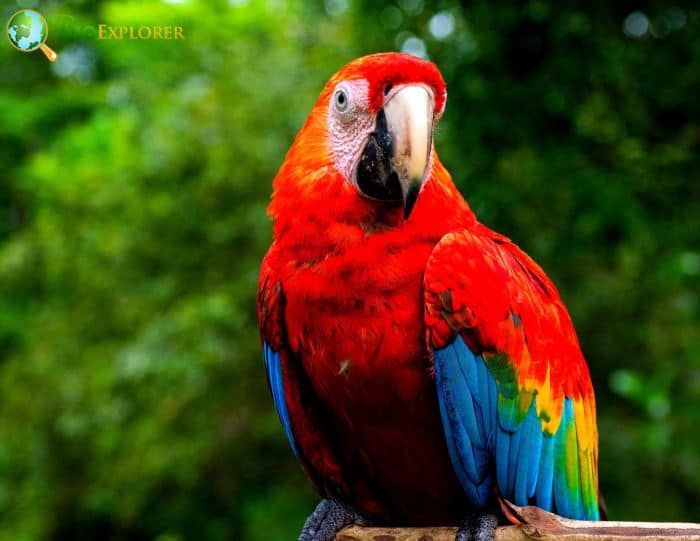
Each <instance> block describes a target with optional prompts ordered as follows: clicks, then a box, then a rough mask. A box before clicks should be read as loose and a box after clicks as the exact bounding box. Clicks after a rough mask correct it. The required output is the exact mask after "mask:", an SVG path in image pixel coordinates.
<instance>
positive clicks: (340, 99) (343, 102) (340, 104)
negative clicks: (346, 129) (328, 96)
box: [333, 88, 350, 113]
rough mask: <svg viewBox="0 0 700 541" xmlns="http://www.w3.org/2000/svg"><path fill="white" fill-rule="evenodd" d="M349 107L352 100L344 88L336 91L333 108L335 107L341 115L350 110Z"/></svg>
mask: <svg viewBox="0 0 700 541" xmlns="http://www.w3.org/2000/svg"><path fill="white" fill-rule="evenodd" d="M349 105H350V98H349V97H348V93H347V92H346V91H345V90H343V89H342V88H341V89H338V90H336V91H335V95H334V96H333V106H334V107H335V110H336V111H338V112H339V113H344V112H345V111H347V110H348V107H349Z"/></svg>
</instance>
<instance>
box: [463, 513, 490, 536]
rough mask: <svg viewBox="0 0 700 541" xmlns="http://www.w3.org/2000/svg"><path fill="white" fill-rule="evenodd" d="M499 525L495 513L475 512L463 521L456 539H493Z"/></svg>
mask: <svg viewBox="0 0 700 541" xmlns="http://www.w3.org/2000/svg"><path fill="white" fill-rule="evenodd" d="M496 526H498V517H496V515H495V514H494V513H474V514H473V515H471V516H469V517H467V518H466V519H464V520H463V521H462V524H460V526H459V530H457V537H455V541H493V540H494V537H495V535H496Z"/></svg>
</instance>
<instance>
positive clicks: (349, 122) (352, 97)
mask: <svg viewBox="0 0 700 541" xmlns="http://www.w3.org/2000/svg"><path fill="white" fill-rule="evenodd" d="M339 93H343V94H344V97H343V96H340V95H339ZM345 100H347V102H345ZM374 124H375V118H374V116H373V115H372V114H370V112H369V82H368V81H367V80H366V79H355V80H353V81H343V82H340V83H338V85H337V86H336V87H335V90H334V91H333V94H332V95H331V100H330V102H329V104H328V133H329V136H330V146H331V151H332V152H333V155H334V157H335V163H336V167H337V168H338V170H339V171H340V172H341V173H342V175H343V176H344V177H345V179H346V180H347V181H348V182H352V181H353V171H354V168H355V166H356V165H357V162H358V160H359V158H360V154H361V153H362V150H363V149H364V148H365V145H366V144H367V139H368V138H369V134H370V133H372V131H373V130H374Z"/></svg>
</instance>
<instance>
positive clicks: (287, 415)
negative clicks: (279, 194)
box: [258, 244, 351, 494]
mask: <svg viewBox="0 0 700 541" xmlns="http://www.w3.org/2000/svg"><path fill="white" fill-rule="evenodd" d="M279 265H280V262H279V261H278V258H277V252H276V250H275V245H274V244H273V246H272V248H271V249H270V250H269V252H268V253H267V255H266V256H265V259H264V260H263V263H262V267H261V269H260V282H259V286H258V321H259V322H260V335H261V338H262V346H263V362H264V364H265V372H266V374H267V381H268V384H269V386H270V391H271V393H272V399H273V401H274V404H275V409H276V410H277V415H278V416H279V419H280V422H281V424H282V427H283V428H284V432H285V434H286V436H287V439H288V440H289V444H290V446H291V448H292V451H293V452H294V456H295V457H296V459H297V461H298V462H299V464H301V466H302V468H303V469H304V471H305V472H306V474H307V476H308V477H309V479H310V480H311V481H312V483H314V485H315V486H316V488H317V489H318V490H319V491H320V492H321V493H327V492H328V491H331V492H333V493H334V494H338V493H345V494H350V493H351V490H350V489H351V487H350V485H349V484H348V482H347V480H346V479H345V474H344V469H343V467H342V464H341V463H340V461H339V459H338V453H337V451H336V450H335V449H334V448H332V446H331V444H330V442H329V441H328V438H327V436H326V433H325V432H324V428H325V427H326V425H327V420H326V419H325V418H323V415H322V411H323V408H321V407H320V406H319V404H318V403H317V399H316V396H315V394H314V392H313V390H312V389H311V383H310V382H309V380H308V377H307V375H306V373H305V372H304V369H303V367H302V365H301V362H300V361H299V358H298V356H297V355H296V354H295V353H294V351H292V349H291V348H290V347H289V343H288V341H287V333H286V327H285V321H284V314H285V299H284V292H283V288H282V282H281V281H280V279H279V276H278V273H277V272H276V269H278V268H279ZM321 472H322V474H321ZM324 478H325V479H331V480H332V482H333V486H332V487H329V486H328V481H326V482H325V483H324V481H323V479H324Z"/></svg>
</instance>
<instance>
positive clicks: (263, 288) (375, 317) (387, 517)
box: [258, 53, 599, 541]
mask: <svg viewBox="0 0 700 541" xmlns="http://www.w3.org/2000/svg"><path fill="white" fill-rule="evenodd" d="M445 100H446V88H445V83H444V81H443V79H442V76H441V74H440V72H439V71H438V69H437V68H436V67H435V65H434V64H432V63H430V62H427V61H424V60H421V59H418V58H415V57H412V56H408V55H405V54H399V53H388V54H376V55H371V56H366V57H363V58H359V59H357V60H354V61H353V62H351V63H349V64H348V65H346V66H345V67H344V68H342V69H341V70H340V71H339V72H338V73H337V74H336V75H334V76H333V77H332V78H331V79H330V81H329V82H328V83H327V84H326V86H325V88H324V89H323V91H322V92H321V95H320V97H319V99H318V101H317V102H316V104H315V105H314V107H313V110H312V111H311V114H310V115H309V117H308V119H307V121H306V123H305V124H304V126H303V127H302V129H301V131H300V132H299V134H298V135H297V137H296V140H295V141H294V143H293V145H292V147H291V148H290V150H289V152H288V154H287V156H286V159H285V161H284V163H283V164H282V166H281V168H280V170H279V172H278V174H277V176H276V177H275V179H274V183H273V189H274V193H273V196H272V201H271V203H270V206H269V209H268V211H269V214H270V216H271V217H272V219H273V222H274V242H273V243H272V246H271V247H270V249H269V251H268V253H267V255H266V256H265V259H264V261H263V264H262V269H261V274H260V286H259V293H258V306H259V316H260V332H261V335H262V339H263V350H264V361H265V368H266V372H267V376H268V381H269V384H270V387H271V390H272V396H273V399H274V403H275V407H276V409H277V413H278V414H279V417H280V420H281V422H282V426H283V428H284V431H285V433H286V436H287V438H288V439H289V442H290V444H291V447H292V450H293V452H294V454H295V455H296V458H297V460H298V461H299V462H300V464H301V466H302V467H303V468H304V470H305V471H306V473H307V474H308V476H309V478H310V479H311V480H312V482H313V483H314V484H315V486H316V488H317V489H318V491H319V492H320V494H321V495H322V496H323V498H324V499H323V500H322V502H321V503H320V504H319V505H318V507H317V508H316V510H315V511H314V513H313V514H312V515H311V516H310V517H309V518H308V519H307V522H306V524H305V526H304V529H303V530H302V534H301V537H300V539H301V540H303V541H310V540H315V541H327V540H330V539H332V538H333V536H334V534H335V532H336V531H337V530H338V529H340V528H341V527H343V526H344V525H346V524H349V523H351V522H359V523H377V522H402V523H410V524H438V523H449V522H458V521H461V524H462V527H461V528H460V530H459V533H458V535H457V539H458V540H467V539H486V538H492V536H493V531H494V528H495V526H496V519H495V515H494V514H493V510H494V502H495V498H496V495H498V496H501V497H503V498H506V499H509V500H511V501H513V502H514V503H515V504H518V505H527V504H534V505H538V506H540V507H542V508H544V509H547V510H550V511H553V512H556V513H559V514H560V515H563V516H566V517H571V518H576V519H591V520H597V519H598V518H599V511H598V474H597V460H598V450H597V445H598V441H597V440H598V436H597V429H596V420H595V415H596V412H595V399H594V395H593V387H592V385H591V380H590V376H589V373H588V368H587V366H586V363H585V360H584V358H583V355H582V354H581V350H580V348H579V344H578V340H577V338H576V334H575V331H574V328H573V325H572V323H571V319H570V317H569V314H568V313H567V310H566V308H565V307H564V304H563V303H562V301H561V299H560V297H559V294H558V292H557V290H556V288H555V286H554V285H553V284H552V282H551V281H550V280H549V278H547V276H546V275H545V274H544V272H543V271H542V269H541V268H540V267H539V266H538V265H537V264H536V263H535V262H534V261H533V260H532V259H530V258H529V257H528V256H527V255H526V254H525V253H524V252H523V251H521V250H520V249H519V248H518V247H517V246H515V245H514V244H513V243H512V242H511V241H510V240H509V239H507V238H506V237H504V236H502V235H499V234H498V233H495V232H494V231H492V230H490V229H489V228H487V227H486V226H484V225H482V224H481V223H479V222H478V221H477V220H476V218H475V216H474V214H473V213H472V211H471V210H470V208H469V206H468V205H467V203H466V202H465V200H464V199H463V198H462V196H461V195H460V194H459V192H458V191H457V189H456V188H455V186H454V184H453V183H452V180H451V178H450V175H449V173H448V172H447V171H446V170H445V168H444V167H443V165H442V163H440V160H439V159H438V156H437V154H436V152H435V149H434V146H433V139H432V136H433V130H434V127H435V125H436V123H437V122H438V120H439V119H440V117H441V116H442V114H443V111H444V108H445Z"/></svg>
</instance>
